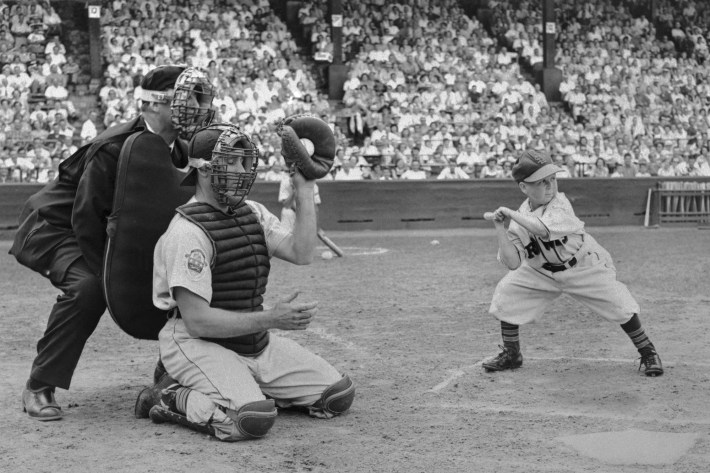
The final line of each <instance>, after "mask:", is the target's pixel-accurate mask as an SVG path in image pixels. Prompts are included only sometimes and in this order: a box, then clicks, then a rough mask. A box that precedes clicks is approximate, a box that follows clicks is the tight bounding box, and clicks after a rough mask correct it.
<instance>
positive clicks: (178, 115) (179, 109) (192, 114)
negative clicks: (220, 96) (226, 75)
mask: <svg viewBox="0 0 710 473" xmlns="http://www.w3.org/2000/svg"><path fill="white" fill-rule="evenodd" d="M214 96H215V92H214V87H212V84H211V83H210V81H209V78H208V77H207V74H206V73H205V71H203V70H202V69H199V68H197V67H188V68H186V69H185V70H184V71H183V72H182V74H180V76H179V77H178V78H177V81H176V82H175V91H174V92H173V98H172V101H171V102H170V111H171V114H172V122H173V126H174V127H175V128H176V129H178V130H180V137H181V138H183V139H186V140H189V139H190V138H192V135H193V134H194V133H195V132H196V131H197V130H199V129H200V128H202V127H205V126H207V125H209V124H210V122H211V121H212V118H213V117H214V110H213V109H212V100H213V99H214ZM193 99H194V100H193Z"/></svg>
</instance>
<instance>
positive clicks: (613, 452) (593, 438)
mask: <svg viewBox="0 0 710 473" xmlns="http://www.w3.org/2000/svg"><path fill="white" fill-rule="evenodd" d="M697 439H698V434H673V433H668V432H647V431H644V430H629V431H626V432H599V433H596V434H582V435H569V436H566V437H558V440H560V441H562V442H564V443H566V444H567V445H569V446H570V447H572V448H574V449H575V450H577V451H578V452H579V453H581V454H582V455H587V456H589V457H592V458H595V459H597V460H599V461H602V462H605V463H610V464H613V465H670V464H672V463H675V462H677V461H678V460H679V459H680V458H681V457H682V456H683V455H684V454H685V453H686V452H687V451H688V450H690V448H691V447H692V446H693V445H694V444H695V442H696V441H697Z"/></svg>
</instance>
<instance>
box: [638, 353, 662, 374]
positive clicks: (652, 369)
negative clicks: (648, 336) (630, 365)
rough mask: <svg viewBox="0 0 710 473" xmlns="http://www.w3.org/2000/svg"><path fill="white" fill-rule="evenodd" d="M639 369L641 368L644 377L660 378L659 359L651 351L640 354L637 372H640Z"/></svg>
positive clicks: (660, 364) (660, 366)
mask: <svg viewBox="0 0 710 473" xmlns="http://www.w3.org/2000/svg"><path fill="white" fill-rule="evenodd" d="M641 367H643V372H644V374H645V375H646V376H661V375H662V374H663V364H662V363H661V357H660V356H658V353H656V352H655V351H653V350H649V351H646V352H644V353H641V363H639V371H641Z"/></svg>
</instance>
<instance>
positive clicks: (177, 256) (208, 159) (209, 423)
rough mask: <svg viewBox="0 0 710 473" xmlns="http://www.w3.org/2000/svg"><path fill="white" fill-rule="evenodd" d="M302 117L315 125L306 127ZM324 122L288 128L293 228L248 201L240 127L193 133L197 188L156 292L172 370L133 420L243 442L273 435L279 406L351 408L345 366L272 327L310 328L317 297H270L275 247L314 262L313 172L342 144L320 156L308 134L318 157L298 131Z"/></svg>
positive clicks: (160, 251)
mask: <svg viewBox="0 0 710 473" xmlns="http://www.w3.org/2000/svg"><path fill="white" fill-rule="evenodd" d="M303 120H306V123H305V125H307V126H305V127H303V128H301V127H302V125H304V123H303ZM318 122H320V120H318V119H314V118H308V117H297V118H295V119H294V121H293V122H291V121H289V120H286V122H285V123H284V125H283V128H282V135H281V136H282V140H283V142H284V143H283V150H284V151H283V153H284V158H285V159H286V161H287V162H288V163H290V164H291V165H292V168H293V173H294V174H293V181H294V186H295V198H296V201H297V205H296V218H295V222H294V225H293V227H286V226H284V225H282V224H281V222H279V220H278V219H277V218H276V216H274V215H273V214H271V213H269V211H268V210H267V209H266V208H265V207H264V206H263V205H261V204H259V203H256V202H253V201H250V200H246V198H247V196H248V194H249V190H250V188H251V186H252V184H253V182H254V179H255V177H256V169H257V162H258V157H259V152H258V149H257V148H256V147H255V146H254V144H253V143H252V142H251V140H250V139H249V138H248V137H247V136H246V135H245V134H244V133H242V132H241V131H240V129H239V128H238V127H237V126H234V125H227V124H223V125H211V126H209V127H207V128H204V129H202V130H200V131H198V132H197V133H196V134H195V136H194V137H193V139H192V140H191V141H190V143H189V146H188V158H189V162H190V166H192V167H193V168H194V169H193V170H192V172H191V173H190V174H189V175H188V176H187V177H186V179H185V182H184V184H185V185H193V184H194V185H196V189H195V196H194V197H193V198H192V199H191V200H190V201H189V202H188V203H187V204H185V205H183V206H181V207H179V208H178V209H177V214H176V215H175V217H174V218H173V220H172V222H171V223H170V226H169V227H168V230H167V231H166V232H165V234H164V235H163V236H162V237H161V238H160V240H159V241H158V244H157V245H156V248H155V254H154V279H153V300H154V303H155V304H156V306H158V307H160V308H163V309H166V310H170V316H169V319H168V322H167V323H166V325H165V326H164V328H163V329H162V331H161V332H160V335H159V340H160V358H161V360H162V363H163V365H164V366H165V369H166V371H167V372H166V373H165V374H163V375H162V377H161V378H160V379H159V381H158V382H157V383H156V384H155V385H154V386H153V387H150V388H145V389H144V390H143V391H141V392H140V394H139V395H138V399H137V400H136V405H135V415H136V417H138V418H148V417H150V418H151V419H152V420H153V422H156V423H162V422H170V423H176V424H181V425H184V426H187V427H188V428H191V429H193V430H196V431H199V432H203V433H208V434H210V435H212V436H214V437H216V438H218V439H220V440H224V441H238V440H246V439H254V438H259V437H262V436H264V435H266V433H267V432H268V431H269V429H270V428H271V426H272V425H273V424H274V421H275V419H276V415H277V411H276V407H280V408H296V409H299V410H305V411H306V412H307V413H308V414H309V415H311V416H312V417H317V418H331V417H333V416H337V415H340V414H342V413H344V412H346V411H347V410H348V409H349V408H350V405H351V404H352V402H353V399H354V397H355V388H354V385H353V383H352V381H351V380H350V378H349V377H348V376H347V375H342V374H340V373H339V372H338V371H337V370H336V369H335V368H334V367H333V366H331V365H330V364H329V363H327V362H326V361H325V360H323V359H322V358H321V357H319V356H317V355H315V354H313V353H311V352H310V351H308V350H307V349H305V348H303V347H302V346H300V345H299V344H298V343H296V342H294V341H292V340H290V339H288V338H284V337H280V336H278V335H275V334H273V333H270V332H269V329H273V328H276V329H280V330H305V329H306V328H308V326H309V324H310V323H311V321H312V320H313V316H314V315H315V313H316V310H317V305H318V304H317V302H299V301H298V300H297V296H298V293H294V294H291V295H289V296H287V297H285V298H283V299H281V300H280V301H279V302H278V303H277V304H276V305H275V306H274V307H272V308H264V307H263V305H262V304H263V294H264V292H265V290H266V285H267V282H268V278H269V270H270V262H269V261H270V258H271V257H272V256H275V257H277V258H280V259H283V260H285V261H289V262H291V263H294V264H309V263H310V262H311V260H312V255H313V250H314V246H315V239H316V222H315V209H314V203H313V186H314V180H315V179H317V178H318V177H321V176H322V175H323V173H324V172H327V171H328V170H329V169H330V165H331V164H332V160H333V157H334V155H335V152H334V151H335V150H334V146H333V150H332V153H331V152H330V151H329V150H326V152H325V154H322V153H323V151H322V149H319V148H318V145H317V143H318V141H317V140H318V139H317V137H315V136H311V138H312V139H313V141H314V142H315V143H316V149H317V151H316V154H317V156H318V157H317V158H316V159H317V160H318V161H314V160H313V157H312V156H309V154H308V153H307V152H305V149H302V147H303V145H301V144H300V143H299V140H298V135H296V132H295V130H296V129H298V130H299V133H302V134H306V133H309V132H310V130H311V128H315V129H316V130H318V129H320V128H319V123H318ZM289 123H293V125H294V126H293V127H292V126H289ZM326 126H327V125H326ZM316 135H317V133H316ZM302 136H303V135H302ZM314 156H316V155H314Z"/></svg>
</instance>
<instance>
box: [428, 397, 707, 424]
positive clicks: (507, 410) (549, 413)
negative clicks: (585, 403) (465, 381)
mask: <svg viewBox="0 0 710 473" xmlns="http://www.w3.org/2000/svg"><path fill="white" fill-rule="evenodd" d="M437 407H438V408H441V409H453V410H456V411H461V410H469V411H476V412H487V413H493V414H522V415H533V416H539V417H544V418H550V417H563V418H586V419H600V420H611V421H625V422H638V423H647V422H651V423H656V424H664V425H680V426H684V425H689V424H690V425H699V426H708V425H710V419H707V418H706V419H698V418H697V417H694V418H692V419H688V418H683V419H661V418H659V417H657V416H656V417H638V416H627V415H623V414H619V413H618V412H616V413H612V412H610V413H609V414H608V415H607V414H603V413H595V412H579V411H572V410H550V409H538V408H534V407H527V408H516V407H508V406H485V405H482V404H479V403H475V402H466V403H441V404H439V405H438V406H437Z"/></svg>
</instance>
